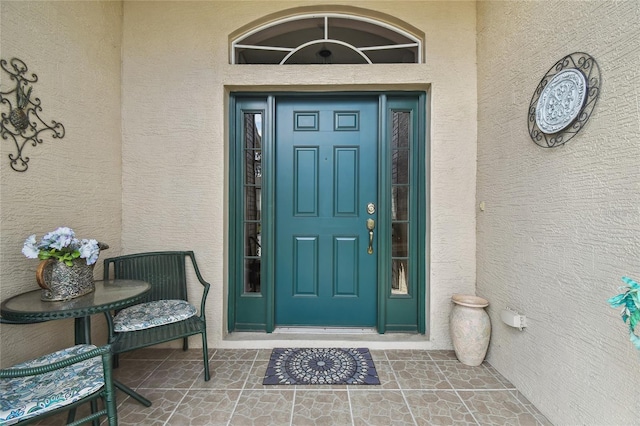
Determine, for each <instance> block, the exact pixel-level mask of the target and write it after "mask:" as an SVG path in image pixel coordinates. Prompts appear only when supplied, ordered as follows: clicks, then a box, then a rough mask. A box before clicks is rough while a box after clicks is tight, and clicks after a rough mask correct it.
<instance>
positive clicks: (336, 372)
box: [262, 348, 380, 385]
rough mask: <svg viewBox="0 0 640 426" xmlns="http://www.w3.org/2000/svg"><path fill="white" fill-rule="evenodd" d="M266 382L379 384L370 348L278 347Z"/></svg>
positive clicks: (272, 357)
mask: <svg viewBox="0 0 640 426" xmlns="http://www.w3.org/2000/svg"><path fill="white" fill-rule="evenodd" d="M262 384H263V385H379V384H380V379H378V373H377V372H376V367H375V365H374V364H373V359H371V353H370V352H369V349H366V348H358V349H339V348H329V349H326V348H306V349H305V348H302V349H300V348H276V349H274V350H273V352H271V359H270V360H269V365H268V366H267V372H266V373H265V375H264V380H263V381H262Z"/></svg>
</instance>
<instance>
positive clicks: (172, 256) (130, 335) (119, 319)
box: [104, 251, 211, 381]
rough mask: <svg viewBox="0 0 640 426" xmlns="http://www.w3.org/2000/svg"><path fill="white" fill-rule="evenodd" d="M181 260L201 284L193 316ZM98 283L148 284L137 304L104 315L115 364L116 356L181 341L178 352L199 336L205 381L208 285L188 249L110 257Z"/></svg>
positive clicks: (207, 373) (207, 374)
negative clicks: (102, 276) (127, 282)
mask: <svg viewBox="0 0 640 426" xmlns="http://www.w3.org/2000/svg"><path fill="white" fill-rule="evenodd" d="M187 259H189V260H190V261H191V264H192V266H193V270H194V272H195V275H196V277H197V279H198V282H199V283H200V284H201V285H202V286H203V290H202V298H201V300H200V313H199V315H198V314H197V310H196V307H195V306H194V305H192V304H191V303H189V302H188V298H187V287H188V285H187ZM104 279H105V280H109V279H130V280H142V281H146V282H148V283H149V284H151V291H150V293H149V294H148V296H147V297H146V299H145V300H144V301H143V302H142V303H140V304H137V305H134V306H130V307H128V308H125V309H122V310H121V311H119V312H116V315H115V316H112V315H111V314H110V313H106V317H107V325H108V327H109V343H110V344H111V346H112V350H113V353H114V365H115V366H117V365H118V354H121V353H124V352H129V351H132V350H135V349H140V348H144V347H148V346H153V345H157V344H159V343H165V342H169V341H172V340H176V339H183V343H182V349H183V350H185V351H186V350H187V349H188V348H189V341H188V337H189V336H194V335H198V334H200V335H201V336H202V357H203V362H204V380H205V381H208V380H209V379H210V373H209V357H208V352H207V323H206V318H205V312H206V311H205V302H206V300H207V294H208V293H209V288H210V287H211V286H210V284H209V283H208V282H206V281H205V280H204V278H203V277H202V275H201V274H200V270H199V269H198V264H197V263H196V258H195V255H194V253H193V251H161V252H149V253H136V254H129V255H123V256H117V257H111V258H108V259H105V260H104Z"/></svg>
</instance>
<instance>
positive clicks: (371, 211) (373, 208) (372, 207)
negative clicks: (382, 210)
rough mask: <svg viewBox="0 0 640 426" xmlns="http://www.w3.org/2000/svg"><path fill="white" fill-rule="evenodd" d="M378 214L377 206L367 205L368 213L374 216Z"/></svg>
mask: <svg viewBox="0 0 640 426" xmlns="http://www.w3.org/2000/svg"><path fill="white" fill-rule="evenodd" d="M375 212H376V205H375V204H373V203H369V204H367V213H369V214H374V213H375Z"/></svg>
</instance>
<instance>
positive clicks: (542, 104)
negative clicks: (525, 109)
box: [527, 52, 602, 148]
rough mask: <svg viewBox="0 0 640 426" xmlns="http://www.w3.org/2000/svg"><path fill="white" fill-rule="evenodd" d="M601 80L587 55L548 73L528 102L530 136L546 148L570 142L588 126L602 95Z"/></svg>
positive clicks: (579, 55)
mask: <svg viewBox="0 0 640 426" xmlns="http://www.w3.org/2000/svg"><path fill="white" fill-rule="evenodd" d="M601 85H602V78H601V76H600V67H599V66H598V63H597V62H596V60H595V59H594V58H593V57H592V56H591V55H588V54H587V53H583V52H576V53H572V54H570V55H567V56H565V57H564V58H562V59H560V60H559V61H558V62H556V63H555V64H554V65H553V66H552V67H551V68H550V69H549V71H547V73H546V74H545V76H544V77H542V80H540V83H539V84H538V87H536V90H535V91H534V92H533V96H532V97H531V102H530V103H529V114H528V117H527V124H528V127H529V136H531V140H533V141H534V142H535V143H536V144H537V145H539V146H541V147H543V148H555V147H558V146H561V145H564V144H565V143H567V142H569V140H571V139H572V138H573V137H574V136H575V135H576V134H577V133H578V132H579V131H580V130H581V129H582V128H583V127H584V126H585V124H586V123H587V121H588V120H589V117H591V114H592V113H593V110H594V108H595V106H596V103H597V101H598V97H599V96H600V87H601Z"/></svg>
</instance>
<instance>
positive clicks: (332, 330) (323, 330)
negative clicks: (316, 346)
mask: <svg viewBox="0 0 640 426" xmlns="http://www.w3.org/2000/svg"><path fill="white" fill-rule="evenodd" d="M273 334H307V335H310V334H332V335H335V334H378V331H377V330H376V329H375V328H373V327H368V328H352V327H276V328H275V330H273Z"/></svg>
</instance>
